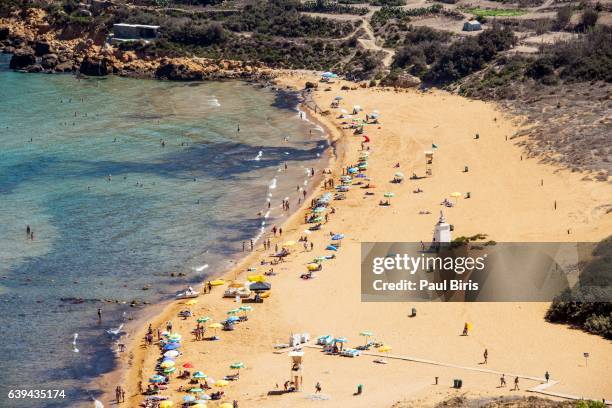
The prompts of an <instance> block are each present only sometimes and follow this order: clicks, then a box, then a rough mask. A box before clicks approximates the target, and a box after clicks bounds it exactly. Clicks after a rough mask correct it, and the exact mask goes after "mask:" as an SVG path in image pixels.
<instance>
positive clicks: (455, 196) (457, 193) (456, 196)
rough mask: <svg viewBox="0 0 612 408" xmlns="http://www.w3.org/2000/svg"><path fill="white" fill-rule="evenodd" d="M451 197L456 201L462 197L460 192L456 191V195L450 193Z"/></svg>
mask: <svg viewBox="0 0 612 408" xmlns="http://www.w3.org/2000/svg"><path fill="white" fill-rule="evenodd" d="M450 196H451V197H453V198H454V199H457V198H459V197H461V193H460V192H458V191H455V192H454V193H450Z"/></svg>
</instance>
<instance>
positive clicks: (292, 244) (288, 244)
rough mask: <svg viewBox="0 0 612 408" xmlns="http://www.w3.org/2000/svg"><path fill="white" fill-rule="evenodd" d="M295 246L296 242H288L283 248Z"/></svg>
mask: <svg viewBox="0 0 612 408" xmlns="http://www.w3.org/2000/svg"><path fill="white" fill-rule="evenodd" d="M294 245H295V241H286V242H285V243H284V244H283V246H286V247H288V246H294Z"/></svg>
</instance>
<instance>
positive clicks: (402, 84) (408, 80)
mask: <svg viewBox="0 0 612 408" xmlns="http://www.w3.org/2000/svg"><path fill="white" fill-rule="evenodd" d="M420 85H421V80H420V79H419V78H417V77H415V76H412V75H410V74H405V73H404V74H401V75H399V76H398V77H397V80H395V82H394V86H397V87H399V88H416V87H418V86H420Z"/></svg>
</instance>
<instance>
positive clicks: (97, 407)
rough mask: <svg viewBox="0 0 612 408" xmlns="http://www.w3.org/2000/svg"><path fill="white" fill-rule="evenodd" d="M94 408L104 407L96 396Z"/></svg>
mask: <svg viewBox="0 0 612 408" xmlns="http://www.w3.org/2000/svg"><path fill="white" fill-rule="evenodd" d="M94 408H104V404H103V403H101V402H100V401H99V400H97V399H95V398H94Z"/></svg>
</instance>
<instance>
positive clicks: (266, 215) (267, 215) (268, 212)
mask: <svg viewBox="0 0 612 408" xmlns="http://www.w3.org/2000/svg"><path fill="white" fill-rule="evenodd" d="M269 216H270V210H268V211H266V213H265V214H264V218H268V217H269Z"/></svg>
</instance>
